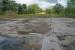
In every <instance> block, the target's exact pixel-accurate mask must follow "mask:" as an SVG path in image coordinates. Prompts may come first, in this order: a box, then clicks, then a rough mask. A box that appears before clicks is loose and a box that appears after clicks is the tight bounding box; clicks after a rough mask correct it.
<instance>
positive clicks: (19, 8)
mask: <svg viewBox="0 0 75 50" xmlns="http://www.w3.org/2000/svg"><path fill="white" fill-rule="evenodd" d="M18 14H22V6H21V4H19V6H18Z"/></svg>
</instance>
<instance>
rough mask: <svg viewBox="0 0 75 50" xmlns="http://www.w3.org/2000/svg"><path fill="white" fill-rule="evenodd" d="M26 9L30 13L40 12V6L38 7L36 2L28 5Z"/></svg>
mask: <svg viewBox="0 0 75 50" xmlns="http://www.w3.org/2000/svg"><path fill="white" fill-rule="evenodd" d="M28 10H29V11H30V13H32V14H35V13H39V12H41V11H42V10H41V8H39V6H38V5H37V4H32V5H29V6H28Z"/></svg>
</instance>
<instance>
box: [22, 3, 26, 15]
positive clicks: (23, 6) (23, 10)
mask: <svg viewBox="0 0 75 50" xmlns="http://www.w3.org/2000/svg"><path fill="white" fill-rule="evenodd" d="M22 13H23V14H27V5H26V4H23V5H22Z"/></svg>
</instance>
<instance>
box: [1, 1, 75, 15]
mask: <svg viewBox="0 0 75 50" xmlns="http://www.w3.org/2000/svg"><path fill="white" fill-rule="evenodd" d="M74 5H75V1H74V0H69V1H68V2H67V6H66V7H64V6H62V5H61V4H59V3H57V4H56V5H55V6H53V7H52V8H51V7H49V8H47V9H46V10H42V8H40V7H39V6H38V5H37V4H31V5H29V6H27V5H26V4H18V3H16V2H15V1H12V0H2V2H0V14H4V13H5V12H7V11H8V12H9V11H12V12H14V13H16V14H37V13H40V12H45V13H46V14H64V15H71V16H72V15H74V14H75V6H74Z"/></svg>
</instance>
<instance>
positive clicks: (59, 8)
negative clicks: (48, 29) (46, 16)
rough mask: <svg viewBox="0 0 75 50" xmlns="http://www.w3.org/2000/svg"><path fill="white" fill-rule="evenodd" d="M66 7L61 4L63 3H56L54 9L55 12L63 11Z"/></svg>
mask: <svg viewBox="0 0 75 50" xmlns="http://www.w3.org/2000/svg"><path fill="white" fill-rule="evenodd" d="M63 9H64V7H63V6H62V5H61V4H56V5H55V6H54V7H53V11H54V13H57V14H59V13H62V11H63Z"/></svg>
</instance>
